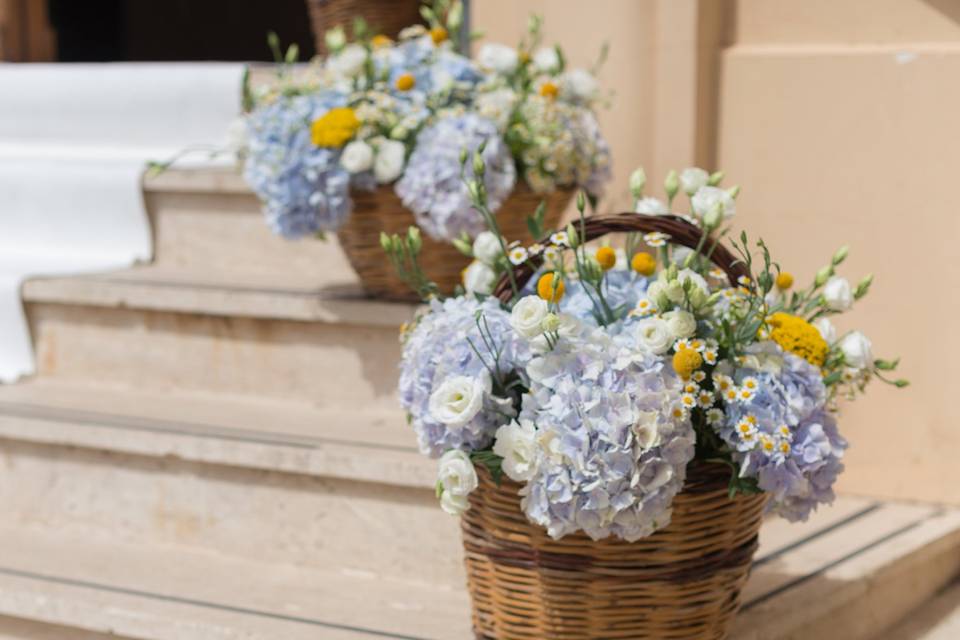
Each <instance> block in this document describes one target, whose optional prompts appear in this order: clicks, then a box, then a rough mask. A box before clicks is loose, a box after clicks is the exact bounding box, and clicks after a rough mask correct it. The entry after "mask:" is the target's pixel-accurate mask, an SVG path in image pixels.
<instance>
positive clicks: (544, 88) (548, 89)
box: [540, 81, 560, 98]
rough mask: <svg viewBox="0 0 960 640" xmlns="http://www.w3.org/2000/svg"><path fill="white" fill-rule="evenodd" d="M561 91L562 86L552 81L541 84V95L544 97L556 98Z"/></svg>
mask: <svg viewBox="0 0 960 640" xmlns="http://www.w3.org/2000/svg"><path fill="white" fill-rule="evenodd" d="M558 93H560V88H559V87H558V86H557V85H556V84H554V83H552V82H549V81H548V82H544V83H543V84H542V85H540V95H541V96H543V97H544V98H556V97H557V94H558Z"/></svg>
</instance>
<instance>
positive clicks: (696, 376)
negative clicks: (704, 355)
mask: <svg viewBox="0 0 960 640" xmlns="http://www.w3.org/2000/svg"><path fill="white" fill-rule="evenodd" d="M690 377H691V378H693V381H694V382H696V383H697V384H700V383H701V382H703V381H704V380H706V379H707V374H706V372H705V371H704V370H703V369H697V370H696V371H694V372H693V373H692V374H691V376H690Z"/></svg>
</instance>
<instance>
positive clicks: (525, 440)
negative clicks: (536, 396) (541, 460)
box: [493, 420, 539, 482]
mask: <svg viewBox="0 0 960 640" xmlns="http://www.w3.org/2000/svg"><path fill="white" fill-rule="evenodd" d="M538 449H539V446H538V444H537V431H536V428H535V427H534V426H533V422H531V421H530V420H521V421H520V422H517V421H516V420H514V421H513V422H511V423H509V424H505V425H503V426H502V427H500V428H499V429H497V436H496V442H494V444H493V452H494V453H495V454H497V455H498V456H500V457H501V458H503V472H504V473H506V474H507V477H508V478H510V479H511V480H513V481H515V482H526V481H527V480H529V479H530V478H532V477H533V474H534V473H535V472H536V470H537V451H538Z"/></svg>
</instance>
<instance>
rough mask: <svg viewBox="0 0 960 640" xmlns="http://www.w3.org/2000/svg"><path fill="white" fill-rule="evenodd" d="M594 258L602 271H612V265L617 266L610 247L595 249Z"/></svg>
mask: <svg viewBox="0 0 960 640" xmlns="http://www.w3.org/2000/svg"><path fill="white" fill-rule="evenodd" d="M596 258H597V262H598V263H600V268H601V269H603V270H604V271H609V270H610V269H613V265H615V264H617V253H616V251H614V250H613V249H611V248H610V247H600V248H599V249H597V254H596Z"/></svg>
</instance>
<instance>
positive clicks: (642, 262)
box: [630, 252, 657, 276]
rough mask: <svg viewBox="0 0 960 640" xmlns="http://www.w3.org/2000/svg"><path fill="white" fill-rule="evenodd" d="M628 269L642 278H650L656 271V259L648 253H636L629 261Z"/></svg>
mask: <svg viewBox="0 0 960 640" xmlns="http://www.w3.org/2000/svg"><path fill="white" fill-rule="evenodd" d="M630 268H631V269H633V270H634V271H636V272H637V273H639V274H640V275H642V276H652V275H653V272H654V271H656V270H657V259H656V258H654V257H653V256H652V255H650V254H649V253H642V252H641V253H637V254H634V256H633V258H631V260H630Z"/></svg>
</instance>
